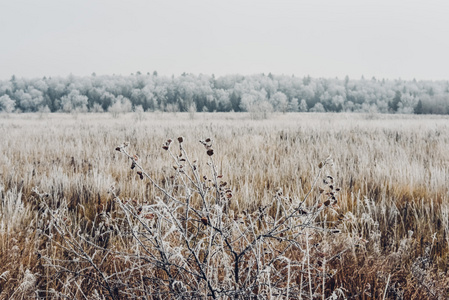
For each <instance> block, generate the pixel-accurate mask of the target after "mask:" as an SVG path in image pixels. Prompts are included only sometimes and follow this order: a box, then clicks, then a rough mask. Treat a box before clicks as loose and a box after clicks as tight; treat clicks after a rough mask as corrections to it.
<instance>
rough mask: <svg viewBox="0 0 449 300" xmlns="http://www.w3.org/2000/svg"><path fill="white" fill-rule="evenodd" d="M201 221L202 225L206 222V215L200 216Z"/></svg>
mask: <svg viewBox="0 0 449 300" xmlns="http://www.w3.org/2000/svg"><path fill="white" fill-rule="evenodd" d="M201 223H203V224H204V225H207V224H208V222H207V218H206V217H202V218H201Z"/></svg>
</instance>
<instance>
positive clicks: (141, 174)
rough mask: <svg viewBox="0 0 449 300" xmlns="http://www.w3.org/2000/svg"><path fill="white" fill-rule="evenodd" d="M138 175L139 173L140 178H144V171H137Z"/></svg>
mask: <svg viewBox="0 0 449 300" xmlns="http://www.w3.org/2000/svg"><path fill="white" fill-rule="evenodd" d="M137 175H139V177H140V180H143V173H142V171H137Z"/></svg>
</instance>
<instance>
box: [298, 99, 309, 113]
mask: <svg viewBox="0 0 449 300" xmlns="http://www.w3.org/2000/svg"><path fill="white" fill-rule="evenodd" d="M307 110H308V107H307V102H306V100H304V99H301V103H300V104H299V111H300V112H307Z"/></svg>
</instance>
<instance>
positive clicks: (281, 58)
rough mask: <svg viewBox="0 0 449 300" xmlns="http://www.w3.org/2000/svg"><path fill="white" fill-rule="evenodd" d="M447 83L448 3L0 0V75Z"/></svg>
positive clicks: (388, 0)
mask: <svg viewBox="0 0 449 300" xmlns="http://www.w3.org/2000/svg"><path fill="white" fill-rule="evenodd" d="M154 70H157V71H158V72H159V74H163V75H172V74H174V75H176V76H177V75H180V74H181V73H182V72H188V73H195V74H199V73H203V74H215V75H226V74H235V73H240V74H243V75H247V74H255V73H262V72H264V73H268V72H272V73H273V74H288V75H290V74H295V75H296V76H304V75H307V74H309V75H311V76H312V77H335V76H338V77H340V78H343V77H344V76H345V75H349V76H350V77H351V78H354V79H358V78H360V76H361V75H364V76H365V77H366V78H371V77H372V76H376V78H399V77H401V78H402V79H412V78H416V79H449V1H447V0H440V1H436V0H426V1H424V0H423V1H416V0H404V1H400V0H375V1H371V0H366V1H365V0H296V1H284V0H273V1H263V0H225V1H214V0H159V1H153V0H126V1H125V0H104V1H100V0H90V1H88V0H1V2H0V79H9V78H10V77H11V75H13V74H15V75H16V76H18V77H42V76H57V75H61V76H67V75H68V74H70V73H72V74H74V75H90V74H91V73H92V72H96V73H97V74H98V75H102V74H122V75H128V74H130V73H135V72H136V71H141V72H142V73H146V72H153V71H154Z"/></svg>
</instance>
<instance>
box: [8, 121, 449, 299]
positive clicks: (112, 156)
mask: <svg viewBox="0 0 449 300" xmlns="http://www.w3.org/2000/svg"><path fill="white" fill-rule="evenodd" d="M191 117H192V116H191V115H188V114H183V113H178V114H176V115H173V114H168V113H159V114H158V113H153V114H144V115H136V114H133V113H130V114H127V115H121V116H120V117H119V118H112V117H111V115H109V114H86V115H84V114H79V115H68V114H50V115H38V114H20V115H14V114H11V115H0V139H1V143H0V196H1V206H0V299H9V298H12V299H14V298H17V299H21V298H22V297H29V296H32V297H37V296H39V297H47V298H63V295H72V296H73V297H76V298H79V299H102V298H105V299H108V298H109V297H110V295H109V296H108V292H107V288H104V289H103V290H102V285H101V284H100V283H98V284H97V283H96V281H95V280H97V281H98V282H100V281H101V279H95V278H96V277H95V276H94V275H92V274H91V273H89V274H88V275H86V276H84V277H83V278H82V279H80V280H78V278H76V277H77V276H79V275H80V274H81V273H82V269H76V268H75V267H73V268H72V267H69V265H70V266H72V265H71V264H73V261H72V262H71V261H70V259H69V258H68V257H67V255H66V254H65V253H64V248H62V247H60V246H58V245H61V243H56V242H52V241H51V239H52V238H54V239H55V241H57V240H58V238H59V239H64V237H58V236H52V233H51V228H50V229H49V227H48V226H49V225H48V224H50V225H51V222H52V221H51V216H50V217H49V216H48V214H50V215H51V212H54V213H55V214H56V212H58V209H59V210H62V207H64V208H65V209H66V210H67V213H68V215H66V216H65V217H64V218H68V219H69V220H67V222H66V224H67V228H72V227H73V228H77V229H79V230H83V231H85V232H90V233H92V232H95V230H96V228H94V227H95V224H98V221H96V220H97V219H98V218H100V215H101V214H104V213H105V212H107V213H108V214H111V215H112V214H114V213H115V210H117V209H118V207H117V205H115V204H114V197H113V195H112V194H111V193H110V192H109V190H110V187H111V186H112V185H113V186H115V192H114V193H116V196H118V197H121V198H123V199H130V200H134V201H135V202H136V203H151V202H152V201H153V200H154V199H153V197H154V196H153V195H155V194H157V193H158V191H157V190H156V188H155V187H154V185H151V184H150V182H149V181H148V180H141V179H140V178H139V176H136V172H135V170H131V169H130V168H129V159H128V158H127V157H126V156H125V155H122V153H120V152H119V151H115V150H114V149H115V148H116V147H117V146H119V145H120V144H122V143H123V142H125V141H127V142H129V147H128V150H129V151H130V153H131V154H137V155H138V156H139V164H140V165H141V166H142V167H144V168H145V171H146V172H147V173H148V175H149V176H151V177H152V178H154V179H155V180H156V181H157V182H160V183H161V184H164V182H165V181H167V179H168V178H170V177H169V175H170V174H172V173H173V172H176V171H175V170H174V168H173V161H171V160H170V158H169V157H167V152H165V151H164V150H163V149H162V144H163V143H164V141H166V139H167V138H172V139H175V140H176V138H177V137H178V136H183V137H184V139H185V147H186V149H187V150H188V153H189V155H190V157H191V159H192V160H198V164H203V165H202V167H205V165H206V161H207V158H208V157H207V155H206V154H205V151H204V147H203V145H201V144H200V143H199V142H198V141H199V140H200V139H205V138H211V139H213V145H214V151H215V153H214V163H215V164H216V166H217V172H218V174H223V177H224V178H226V180H227V182H228V184H229V185H230V186H231V187H232V194H233V196H232V198H231V200H230V202H229V209H230V210H231V211H233V214H235V215H238V214H243V213H244V214H245V215H247V214H248V215H249V214H251V213H253V212H255V211H257V210H258V209H259V208H260V207H265V206H267V205H270V204H271V203H273V201H274V200H273V199H275V198H276V196H277V195H278V192H279V190H280V189H282V191H283V194H282V195H283V196H285V197H286V198H287V199H288V198H291V201H292V202H293V203H295V202H296V203H299V202H300V201H302V199H304V197H305V196H306V193H307V192H308V191H309V190H310V188H311V187H312V186H313V181H314V179H315V177H316V175H317V173H318V172H319V171H320V168H319V166H318V165H319V163H320V162H322V161H324V160H325V159H326V158H327V157H329V156H330V157H331V158H332V159H333V165H332V166H330V167H329V168H328V169H326V172H328V173H329V174H331V175H332V176H333V177H334V178H335V186H338V187H339V188H340V189H341V190H340V191H339V193H338V195H337V197H336V200H337V203H335V204H334V205H332V206H329V207H326V210H324V209H323V210H320V211H319V212H318V213H317V222H318V223H317V227H320V228H321V229H323V228H324V229H325V228H326V227H332V228H335V229H338V230H339V233H338V234H333V235H330V236H324V237H323V236H321V237H320V240H319V241H316V244H319V243H323V244H326V245H327V246H326V247H327V248H326V247H324V250H323V247H318V246H316V249H318V248H319V251H320V253H318V254H316V255H315V256H314V257H323V256H326V255H327V254H326V253H327V252H328V253H335V252H338V255H336V256H335V257H332V260H329V262H328V263H326V265H325V266H323V265H320V264H321V263H320V264H318V265H319V268H318V267H317V268H316V270H315V271H314V272H310V271H309V273H308V275H309V276H310V275H311V273H312V275H313V276H318V275H317V274H318V273H319V272H323V273H324V272H326V274H328V275H326V276H328V278H327V279H326V281H324V280H322V279H319V280H318V279H317V280H318V281H319V284H321V282H323V287H321V286H319V284H318V283H316V282H314V283H313V289H314V291H315V292H314V293H317V294H318V293H319V294H320V295H322V297H323V299H325V298H327V297H330V296H331V295H334V296H335V297H339V298H350V299H382V298H385V299H402V298H403V299H412V298H418V297H421V298H434V299H438V298H440V299H444V298H447V297H448V293H449V276H448V266H449V199H448V198H449V184H448V182H449V151H448V149H449V122H448V121H449V118H448V117H443V116H410V115H361V114H279V115H272V116H271V117H270V118H269V119H268V120H251V119H250V118H249V116H248V115H246V114H226V113H224V114H196V115H195V116H194V119H192V118H191ZM199 167H201V166H199ZM200 175H203V174H200ZM320 181H321V178H320ZM322 185H323V183H321V182H319V183H318V185H317V186H316V187H315V188H314V192H313V193H312V194H311V196H310V197H308V198H307V205H308V207H314V208H317V207H318V206H320V205H322V204H323V203H321V202H322V201H321V200H320V194H319V188H320V186H322ZM35 187H36V188H37V189H38V190H39V191H41V192H42V193H48V196H47V197H46V200H45V205H46V207H47V208H51V209H52V210H45V209H43V207H42V205H44V204H42V203H41V202H40V201H43V200H42V198H39V197H38V196H37V193H36V190H34V191H33V188H35ZM49 211H50V213H49ZM43 212H45V214H44V215H42V214H43ZM45 222H47V223H45ZM316 230H320V229H319V228H318V229H316ZM69 231H70V230H69ZM67 234H69V233H67ZM93 235H95V234H93ZM103 242H104V241H102V240H96V243H97V246H98V245H100V246H101V247H103V248H108V247H109V248H110V249H114V251H116V250H117V251H118V249H119V248H120V250H123V249H125V248H126V245H127V244H126V243H127V242H126V241H125V240H124V239H120V235H119V234H117V235H116V236H115V237H113V238H111V239H108V241H107V243H103ZM101 243H103V244H101ZM348 243H349V244H348ZM100 246H98V247H100ZM134 246H135V245H134ZM134 246H133V245H131V246H129V247H130V248H132V247H134ZM312 247H314V246H312ZM341 249H344V250H342V251H340V250H341ZM334 250H335V251H334ZM123 251H124V250H123ZM317 251H318V250H317ZM111 255H112V254H111ZM42 257H46V258H47V259H45V260H44V259H43V258H42ZM104 257H105V259H104V261H102V262H101V266H102V269H101V270H102V272H103V273H102V274H111V273H113V272H118V271H117V268H119V269H120V268H121V269H120V270H122V271H120V272H125V270H126V263H123V265H122V266H121V267H119V266H118V265H119V264H118V263H116V262H115V261H114V260H113V258H112V256H111V257H110V256H107V255H105V256H104ZM50 261H51V263H50ZM57 261H59V265H64V266H65V268H66V269H65V270H66V271H65V272H63V271H61V268H59V269H58V268H57V267H55V262H57ZM323 268H326V270H324V271H323V270H322V269H323ZM69 269H70V270H71V271H70V272H71V273H70V272H68V271H67V270H69ZM114 270H115V271H114ZM89 272H94V271H89ZM69 273H70V274H69ZM120 274H122V273H120ZM298 274H299V273H298ZM127 276H128V277H129V276H131V274H127ZM133 276H134V275H133ZM136 276H137V275H136ZM326 276H325V277H326ZM86 278H87V279H86ZM129 278H130V277H129ZM309 279H310V278H309ZM301 280H302V277H301ZM304 280H305V279H304ZM311 282H312V280H311V279H310V285H309V286H308V288H310V290H311V289H312V283H311ZM87 283H89V284H87ZM299 286H300V284H299ZM70 289H72V291H70ZM116 289H117V290H115V289H113V293H117V295H119V293H123V294H122V295H121V296H117V297H118V298H119V297H125V295H127V296H126V297H131V296H130V295H132V294H126V293H125V291H122V290H124V288H123V289H122V288H121V287H118V288H116ZM75 290H76V291H77V292H74V291H75ZM312 294H313V293H309V294H307V295H302V294H299V295H300V296H303V297H304V299H307V297H309V298H310V297H315V296H313V295H312ZM288 295H289V294H288V292H287V296H288ZM290 296H292V295H290ZM300 296H293V298H299V297H300ZM160 297H162V298H164V296H160ZM279 297H280V296H279ZM284 297H285V295H284ZM320 297H321V296H320ZM148 299H149V298H148Z"/></svg>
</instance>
